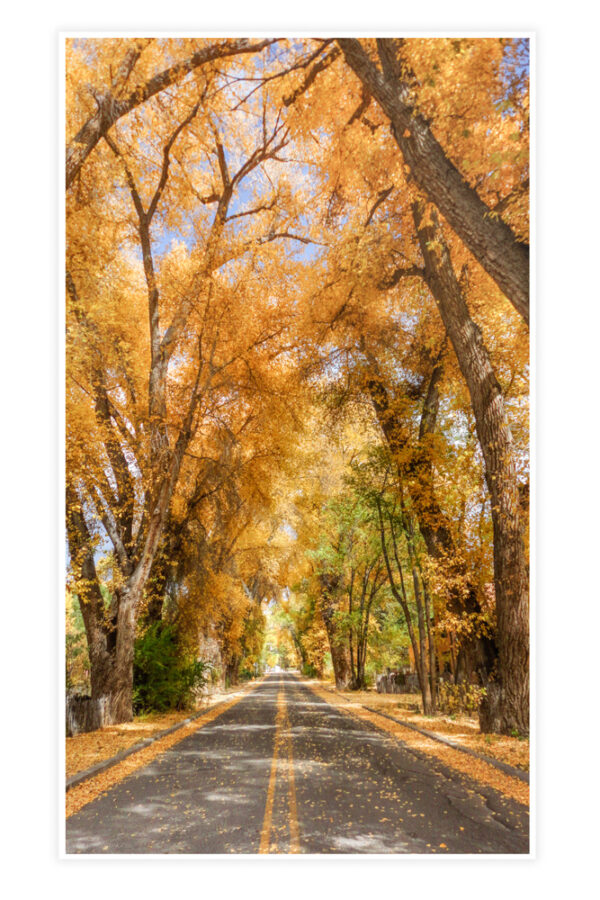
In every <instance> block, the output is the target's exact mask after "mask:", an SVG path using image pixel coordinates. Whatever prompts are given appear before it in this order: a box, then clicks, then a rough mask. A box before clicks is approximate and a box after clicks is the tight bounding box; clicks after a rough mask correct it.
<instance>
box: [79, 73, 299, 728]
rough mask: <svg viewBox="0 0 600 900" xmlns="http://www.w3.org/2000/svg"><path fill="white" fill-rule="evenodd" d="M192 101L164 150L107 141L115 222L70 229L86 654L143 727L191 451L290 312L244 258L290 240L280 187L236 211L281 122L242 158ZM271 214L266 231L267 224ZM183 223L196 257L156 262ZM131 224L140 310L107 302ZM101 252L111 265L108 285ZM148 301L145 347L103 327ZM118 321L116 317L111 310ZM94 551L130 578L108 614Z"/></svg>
mask: <svg viewBox="0 0 600 900" xmlns="http://www.w3.org/2000/svg"><path fill="white" fill-rule="evenodd" d="M193 93H194V86H190V90H188V93H187V94H184V95H183V96H182V97H181V98H179V99H180V102H179V103H178V104H177V105H175V107H174V108H172V109H171V110H169V113H168V114H164V115H162V110H159V109H152V110H150V109H149V108H146V110H145V114H146V119H147V120H148V121H149V122H151V123H153V125H154V132H153V133H152V137H150V136H149V133H148V132H147V131H146V130H145V128H146V127H147V124H148V122H147V121H146V120H145V119H142V121H141V122H139V123H138V125H139V131H137V132H130V131H129V130H128V131H127V132H126V133H124V134H123V135H118V134H117V135H114V136H111V137H108V136H105V143H107V145H108V147H107V149H108V152H109V156H108V157H107V156H106V154H105V155H104V158H103V160H102V167H103V172H102V175H101V178H100V179H99V180H100V181H101V180H102V177H104V179H105V180H107V181H109V182H110V180H111V179H112V180H113V182H114V184H115V190H113V192H112V194H109V196H110V201H109V202H110V203H111V204H112V209H111V215H110V216H109V217H103V215H102V211H101V209H99V208H98V207H99V206H100V198H99V197H98V196H97V195H96V196H95V197H94V198H93V199H92V202H89V198H88V199H87V200H86V202H84V203H83V204H81V208H77V201H76V200H75V201H73V204H74V205H73V207H72V209H71V213H72V214H71V216H70V217H69V248H68V265H69V268H68V274H67V293H68V299H69V306H70V310H69V312H70V317H71V318H70V327H71V332H72V333H71V340H72V342H73V344H72V346H73V347H75V345H78V349H79V351H80V352H79V353H74V354H73V363H74V365H75V366H76V367H77V368H78V372H77V375H79V376H80V377H79V378H77V377H76V376H75V375H74V376H73V382H72V385H73V392H74V398H75V397H76V402H78V403H79V404H83V405H84V406H86V405H87V409H86V411H85V412H83V411H82V414H83V415H87V417H88V422H89V413H90V412H93V418H94V420H95V421H94V432H93V436H94V439H95V442H96V447H97V448H98V450H99V454H98V456H97V457H95V458H92V459H90V454H89V453H88V452H87V451H88V446H86V441H85V439H82V436H80V435H74V443H73V445H72V446H73V455H72V457H71V465H70V468H69V480H68V492H67V511H68V536H69V546H70V552H71V558H72V563H73V567H74V570H75V571H76V572H77V585H78V595H79V597H80V600H81V605H82V612H83V615H84V621H85V622H86V629H87V632H88V642H89V645H90V661H91V666H92V695H93V696H94V697H98V696H103V697H107V698H109V706H110V710H111V715H112V718H113V720H114V721H124V720H127V719H129V718H131V684H132V680H131V679H132V661H133V642H134V638H135V629H136V618H137V614H138V611H139V609H140V605H141V602H142V597H143V594H144V588H145V586H146V584H147V582H148V579H149V576H150V572H151V569H152V565H153V562H154V559H155V557H156V554H157V552H158V549H159V545H160V543H161V539H162V538H163V535H164V530H165V526H166V523H167V520H168V515H169V507H170V503H171V499H172V497H173V494H174V491H175V489H176V486H177V483H178V480H179V478H180V474H181V470H182V466H183V465H184V460H185V454H186V451H187V450H188V448H189V446H190V442H191V441H192V440H193V438H194V436H195V435H196V434H198V431H199V429H200V428H201V427H202V424H203V422H206V421H207V420H208V421H211V420H213V421H214V420H215V419H218V418H219V417H220V416H221V417H222V411H223V409H224V408H227V407H228V406H230V405H231V404H235V403H236V402H237V400H238V396H239V395H238V394H236V391H237V390H238V382H239V377H240V376H239V373H240V371H241V370H242V369H243V370H245V371H250V372H252V370H253V361H254V360H255V359H256V358H257V357H259V356H260V354H261V353H268V354H269V356H270V358H271V359H273V358H274V357H275V356H276V355H277V352H276V351H274V347H275V344H276V343H277V341H278V340H279V339H280V338H281V336H282V334H283V332H284V331H285V325H284V324H283V323H282V318H281V309H279V310H275V309H274V307H273V304H272V302H271V300H270V296H269V295H266V296H264V297H263V298H262V300H261V299H259V294H258V293H253V291H259V290H260V291H262V289H263V284H262V280H261V278H260V277H258V278H257V277H255V278H254V279H252V276H250V277H248V273H245V276H242V274H241V271H240V270H238V271H236V269H235V262H236V260H239V259H241V258H242V257H243V256H244V255H245V254H247V255H248V256H247V260H246V263H245V265H246V266H248V259H249V260H250V265H254V263H255V261H256V253H257V252H259V250H260V248H261V246H262V245H263V244H264V245H265V251H263V252H265V253H266V255H268V245H271V244H272V243H273V242H274V241H276V239H277V237H278V229H277V219H278V216H280V211H279V210H278V209H277V204H278V202H279V201H278V194H277V187H276V180H274V179H276V178H277V176H276V175H275V174H274V173H271V177H270V182H268V181H267V190H268V196H267V197H266V198H265V197H264V195H263V196H262V197H261V195H260V191H261V188H262V184H259V183H257V182H255V184H254V189H255V192H254V197H252V192H250V196H249V198H248V199H249V203H247V204H246V205H243V204H240V205H239V206H238V208H237V210H236V211H235V212H234V211H233V209H232V203H233V202H234V200H235V198H237V197H238V194H239V191H240V188H241V186H242V185H243V184H244V182H245V180H246V179H247V178H248V176H250V175H251V174H252V173H254V172H255V171H256V170H257V169H258V168H259V167H261V166H264V164H265V162H266V161H267V160H273V159H275V158H277V157H278V154H279V153H280V152H281V150H282V149H283V147H284V146H285V144H286V130H285V128H284V126H283V125H282V123H281V121H280V119H279V117H277V116H275V118H274V119H273V120H269V121H267V118H268V114H267V112H266V110H264V107H263V110H262V119H263V125H262V127H261V128H260V129H259V130H258V131H256V129H254V127H252V128H249V129H248V131H247V133H246V134H242V131H241V130H240V129H236V130H235V131H234V132H233V139H234V140H235V146H233V147H232V146H227V139H226V137H224V136H223V134H222V130H221V128H222V122H223V110H221V109H219V108H218V107H217V108H216V109H215V108H214V107H213V108H208V107H207V105H206V97H205V96H204V95H201V96H200V97H198V98H197V99H196V100H195V102H194V101H193ZM196 94H197V91H196ZM219 113H221V126H220V123H219V121H218V116H219ZM228 137H229V140H230V142H231V140H232V135H231V134H229V135H228ZM175 155H177V161H176V166H175V163H174V159H175ZM148 156H150V160H149V161H148ZM228 157H229V159H228ZM111 158H112V162H110V163H109V159H111ZM175 169H176V172H175V173H174V170H175ZM194 177H196V178H197V179H198V178H199V179H200V181H202V180H204V182H205V183H206V182H207V181H208V182H209V184H210V185H211V188H212V193H211V194H210V195H209V200H207V202H206V203H202V202H198V200H197V194H198V191H197V190H196V189H195V188H194V185H193V184H190V182H191V179H193V178H194ZM244 190H246V189H245V188H244ZM246 196H247V195H246ZM252 199H254V201H255V202H254V204H253V203H252ZM104 202H106V201H104ZM207 205H208V206H212V207H216V208H215V209H214V212H212V211H210V212H209V211H206V206H207ZM265 210H267V211H268V212H269V217H268V220H267V221H266V222H265V220H264V218H263V219H262V220H261V221H258V220H259V219H260V218H261V212H263V211H265ZM185 214H187V215H188V216H189V219H190V221H189V222H188V223H187V226H183V227H187V233H188V234H189V238H188V241H189V250H188V248H187V246H186V245H185V244H182V243H179V245H178V247H177V248H175V249H173V250H171V252H169V253H167V254H164V253H162V254H160V257H157V242H156V236H155V235H156V232H158V233H159V234H163V235H164V234H165V233H166V234H168V233H169V229H170V230H171V233H177V231H174V229H181V228H182V215H185ZM95 216H96V217H99V219H100V220H101V221H100V224H98V221H96V222H94V221H93V219H94V217H95ZM240 217H243V218H244V219H245V220H246V221H247V222H248V223H249V224H248V227H247V228H246V230H245V233H244V235H243V236H240V234H239V233H238V232H237V231H236V224H237V223H235V224H230V223H233V222H234V220H236V219H239V218H240ZM103 218H104V221H102V219H103ZM119 219H120V220H121V221H120V228H119V232H120V234H119V235H118V238H117V240H120V241H124V242H126V244H127V246H128V247H131V248H135V252H137V253H139V255H140V257H141V262H142V269H143V282H142V284H140V279H139V273H138V271H137V269H136V276H137V277H136V283H135V286H134V287H133V293H134V295H135V296H134V297H132V298H130V291H129V290H128V286H127V285H123V284H122V283H121V288H122V290H123V293H122V294H121V296H120V297H118V298H117V297H116V296H114V294H115V291H114V288H113V297H112V298H109V296H108V292H107V284H108V285H109V286H110V287H112V285H110V280H111V275H113V276H114V271H115V269H117V268H118V267H119V266H120V267H121V269H122V270H124V269H125V265H124V261H123V255H122V253H119V250H118V249H117V250H115V243H113V241H115V237H116V235H115V231H114V228H113V223H114V221H115V220H119ZM157 223H158V224H157ZM82 226H83V227H82ZM78 228H79V229H82V230H81V231H79V233H78ZM100 232H101V233H102V237H103V239H104V241H105V242H107V243H109V244H110V245H111V248H112V254H113V258H112V260H110V259H109V258H110V255H111V251H110V250H106V251H105V248H104V247H101V249H100V252H97V247H96V245H95V241H92V243H91V244H90V235H94V233H95V236H97V235H98V233H100ZM179 233H181V232H180V231H179ZM289 237H290V236H289V235H287V234H286V238H289ZM117 246H118V244H117ZM103 253H106V261H107V262H109V263H110V262H112V263H113V266H114V268H113V271H112V272H109V273H106V272H105V274H104V275H103V276H101V275H100V272H99V267H100V265H101V261H102V260H103ZM158 259H160V262H158ZM115 260H116V261H115ZM241 265H242V267H243V264H241ZM134 268H136V267H135V266H134ZM224 269H225V271H224ZM252 284H253V286H252ZM136 290H137V292H136ZM144 295H145V305H146V313H145V315H146V322H147V325H146V328H147V329H148V331H147V333H148V339H147V342H143V343H142V344H141V346H140V345H139V342H137V341H136V342H135V343H134V342H132V343H131V344H129V343H128V342H127V337H128V335H126V334H123V332H121V333H119V330H118V326H115V325H114V323H111V324H113V327H114V328H115V331H116V334H115V335H114V336H113V335H110V334H109V335H107V334H106V333H105V332H104V330H103V323H102V322H101V321H100V320H101V318H102V316H103V315H104V314H105V312H106V307H107V306H108V305H110V300H111V299H112V301H113V303H114V302H116V303H117V304H119V303H122V304H123V305H122V307H121V311H124V310H125V309H127V308H129V309H131V310H132V311H133V310H135V316H136V317H138V316H139V314H140V313H141V304H142V297H144ZM96 310H98V312H99V315H96ZM111 312H112V314H113V316H115V315H116V314H117V311H116V309H115V308H114V307H113V309H112V310H111ZM137 322H138V323H139V319H137ZM129 337H131V335H129ZM113 344H114V345H115V347H114V349H113V346H112V345H113ZM136 345H137V346H136ZM107 347H110V355H111V358H110V359H109V358H107ZM146 353H147V354H148V356H147V357H146V359H147V362H146V360H145V359H144V356H145V354H146ZM82 354H83V356H82ZM119 354H120V355H121V356H123V357H126V356H127V355H128V354H130V355H131V357H134V358H135V357H136V354H141V356H139V357H138V358H135V359H134V362H133V364H132V365H129V366H128V361H127V360H126V359H123V360H121V361H120V362H118V359H119ZM113 361H117V364H118V365H119V369H118V370H116V371H115V370H113V369H112V368H111V363H112V364H114V362H113ZM133 368H135V376H136V377H135V378H134V377H133V374H134V373H133V372H132V369H133ZM144 382H145V384H144ZM146 398H147V400H146ZM74 418H75V417H74ZM74 418H73V421H74ZM76 445H77V446H76ZM97 526H98V527H97ZM99 529H100V531H103V534H102V535H95V534H94V531H98V530H99ZM98 538H99V539H100V540H102V539H108V540H110V542H111V544H112V547H113V553H114V564H115V566H116V568H117V569H118V572H119V579H116V580H115V589H114V593H113V598H112V604H111V608H110V610H109V611H108V612H107V611H105V610H104V608H103V607H104V604H103V602H102V601H101V594H100V586H99V582H98V577H97V571H96V570H95V562H94V554H95V552H96V549H97V539H98ZM95 540H96V543H95Z"/></svg>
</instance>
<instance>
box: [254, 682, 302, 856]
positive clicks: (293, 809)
mask: <svg viewBox="0 0 600 900" xmlns="http://www.w3.org/2000/svg"><path fill="white" fill-rule="evenodd" d="M286 757H287V765H286ZM278 773H279V774H280V776H281V778H282V779H285V780H286V781H287V788H288V809H289V829H290V849H289V852H290V853H300V833H299V830H298V808H297V805H296V782H295V780H294V756H293V746H292V733H291V727H290V720H289V717H288V712H287V704H286V702H285V690H284V689H283V688H281V689H280V691H279V694H278V695H277V715H276V717H275V745H274V748H273V759H272V761H271V774H270V776H269V787H268V789H267V805H266V807H265V818H264V821H263V827H262V831H261V833H260V848H259V851H258V852H259V853H277V852H278V850H277V838H276V836H275V835H274V836H273V838H271V831H272V829H273V808H274V805H275V787H276V783H277V774H278Z"/></svg>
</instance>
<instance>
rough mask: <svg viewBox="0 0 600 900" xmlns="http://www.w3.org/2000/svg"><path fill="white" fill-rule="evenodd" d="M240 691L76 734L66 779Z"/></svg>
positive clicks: (68, 755) (67, 752)
mask: <svg viewBox="0 0 600 900" xmlns="http://www.w3.org/2000/svg"><path fill="white" fill-rule="evenodd" d="M239 690H240V686H237V687H235V688H232V689H231V690H228V691H215V693H213V694H211V695H210V696H209V697H207V698H206V699H205V700H204V701H203V702H202V704H200V705H199V706H198V707H196V708H194V709H188V710H179V711H177V712H167V713H151V714H148V715H145V716H136V717H135V718H134V720H133V722H126V723H124V724H122V725H107V726H106V727H105V728H100V729H99V730H98V731H89V732H86V733H85V734H77V735H75V736H74V737H70V738H66V742H65V769H66V777H67V778H70V777H71V776H72V775H76V774H78V773H79V772H83V771H85V770H86V769H89V768H90V767H91V766H95V765H96V764H97V763H100V762H104V760H106V759H111V758H112V757H113V756H116V755H117V753H121V752H122V751H123V750H128V749H129V748H130V747H133V746H134V744H139V743H140V742H141V741H145V740H147V739H148V738H151V737H154V736H155V735H157V734H159V733H160V732H161V731H165V729H167V728H172V727H173V725H177V724H179V723H180V722H184V721H185V719H187V718H189V717H190V716H191V715H194V714H195V713H198V712H200V711H202V712H204V710H209V709H210V708H211V707H213V706H214V705H215V704H216V703H220V702H221V701H222V700H225V699H226V698H228V697H229V696H231V694H232V693H233V692H236V691H239Z"/></svg>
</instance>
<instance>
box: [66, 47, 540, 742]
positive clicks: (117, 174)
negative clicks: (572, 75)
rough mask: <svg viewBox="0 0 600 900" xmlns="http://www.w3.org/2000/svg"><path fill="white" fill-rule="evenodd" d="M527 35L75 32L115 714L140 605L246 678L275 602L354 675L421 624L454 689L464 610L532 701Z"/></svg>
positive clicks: (304, 655)
mask: <svg viewBox="0 0 600 900" xmlns="http://www.w3.org/2000/svg"><path fill="white" fill-rule="evenodd" d="M527 54H528V47H527V41H524V40H522V39H516V38H507V39H502V38H464V39H454V38H453V39H449V38H448V39H446V38H410V39H403V40H396V39H384V40H382V39H378V40H375V39H370V38H369V39H340V40H334V39H318V38H315V39H308V38H302V39H297V38H296V39H285V38H281V39H274V38H273V39H252V40H246V39H224V40H214V39H208V38H207V39H198V38H151V39H134V38H118V39H116V38H102V39H93V38H77V39H73V38H70V39H68V40H67V50H66V62H67V65H66V130H67V133H66V157H65V161H66V188H67V192H66V198H65V202H66V211H67V217H66V221H67V249H66V297H67V320H66V327H67V338H66V347H67V388H66V406H67V417H66V418H67V458H66V471H67V536H68V550H69V590H70V598H71V600H70V602H72V601H73V598H77V602H78V605H79V609H80V613H81V617H82V622H83V627H84V630H85V636H86V644H87V653H88V655H89V666H90V669H89V671H90V691H91V694H92V697H109V698H110V704H111V709H112V715H113V717H114V719H115V720H116V721H122V720H126V719H127V718H128V717H129V716H131V710H132V684H133V681H132V679H133V669H134V657H135V649H134V648H135V642H136V636H137V637H139V635H140V633H141V632H144V630H145V631H146V632H147V633H151V634H156V633H157V632H156V628H157V626H156V623H157V622H162V623H163V624H164V627H165V628H176V630H177V635H178V637H177V640H178V641H180V642H181V645H182V646H185V648H186V649H185V652H186V653H187V654H188V655H189V653H190V652H192V651H196V650H198V646H199V644H198V642H199V640H200V639H202V640H203V641H213V642H215V644H216V645H217V646H218V648H219V654H220V657H221V659H222V662H223V666H224V669H225V670H226V672H227V677H228V678H229V679H231V680H235V679H237V678H238V677H240V676H241V674H242V673H243V672H248V673H253V672H254V671H256V670H257V669H258V667H259V665H260V662H261V659H262V656H263V646H264V644H265V629H266V624H265V610H268V609H275V608H276V609H277V610H278V612H277V616H278V619H277V622H278V624H277V629H276V636H275V637H272V639H271V638H269V639H268V641H267V643H269V641H270V645H272V646H274V645H275V644H276V643H277V642H278V641H280V642H282V643H281V646H282V647H283V646H285V647H287V648H288V650H289V652H290V653H295V654H296V655H297V658H298V661H299V663H300V665H301V666H303V667H304V668H305V669H306V671H310V672H313V673H318V672H321V671H322V670H323V666H324V664H325V659H326V657H327V655H328V654H329V655H330V657H331V660H332V664H333V668H334V670H335V674H336V678H338V679H339V680H340V681H341V682H344V681H348V682H350V683H352V684H353V686H355V687H359V686H362V685H364V683H365V678H366V675H365V672H366V667H367V666H368V659H369V652H370V651H369V648H370V647H373V648H377V647H378V648H379V650H378V651H377V652H379V654H380V657H379V658H380V659H381V660H383V659H384V658H385V659H387V660H388V661H389V659H390V657H389V654H388V656H387V657H386V651H385V648H386V646H387V647H388V648H389V646H392V645H393V646H394V647H397V648H398V653H400V652H401V651H402V652H404V651H406V650H407V648H408V647H409V646H410V647H411V648H412V652H413V656H414V660H415V664H416V667H417V671H418V673H419V678H420V685H421V689H422V692H423V698H424V703H430V704H431V703H435V690H436V677H437V674H439V673H436V668H435V666H436V663H435V659H434V657H435V643H436V639H437V638H436V635H439V634H441V633H442V632H443V633H444V634H447V633H450V632H451V633H452V635H454V636H455V638H456V641H457V647H459V648H460V654H461V660H462V662H461V667H462V669H461V671H462V673H463V676H464V677H468V678H474V679H477V680H478V681H479V683H480V684H481V685H483V686H484V687H485V688H486V699H485V701H484V704H483V706H482V710H481V721H482V726H483V727H485V728H487V729H490V730H499V731H507V730H510V729H514V728H516V729H518V730H519V731H521V732H526V731H527V730H528V708H529V681H528V666H529V632H528V568H527V549H528V548H527V523H528V483H529V482H528V348H529V336H528V327H527V325H528V320H529V312H528V310H529V278H528V187H529V151H528V141H529V125H528V122H529V105H528V56H527ZM152 628H154V629H155V630H154V631H150V632H148V629H152ZM169 633H170V632H169ZM282 635H284V636H283V637H282ZM386 635H387V636H388V637H387V638H386V637H385V636H386ZM386 641H387V642H388V643H387V644H386ZM389 642H391V643H389ZM288 650H286V652H288ZM373 652H375V650H374V651H373ZM192 655H193V653H192ZM137 658H139V652H138V657H137ZM386 664H387V663H386ZM427 698H429V699H427Z"/></svg>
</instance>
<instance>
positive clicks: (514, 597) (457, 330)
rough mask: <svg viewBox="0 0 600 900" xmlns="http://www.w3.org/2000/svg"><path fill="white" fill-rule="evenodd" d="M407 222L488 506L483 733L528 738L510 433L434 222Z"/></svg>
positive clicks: (520, 548) (520, 546) (519, 524)
mask: <svg viewBox="0 0 600 900" xmlns="http://www.w3.org/2000/svg"><path fill="white" fill-rule="evenodd" d="M413 215H414V219H415V225H416V228H417V234H418V238H419V244H420V247H421V253H422V255H423V259H424V261H425V278H426V281H427V284H428V285H429V288H430V290H431V292H432V294H433V297H434V299H435V301H436V304H437V306H438V309H439V311H440V315H441V317H442V320H443V322H444V325H445V327H446V330H447V332H448V335H449V337H450V340H451V341H452V345H453V347H454V350H455V353H456V357H457V360H458V364H459V366H460V369H461V372H462V374H463V376H464V378H465V381H466V383H467V386H468V388H469V393H470V396H471V403H472V407H473V413H474V416H475V423H476V428H477V435H478V438H479V442H480V444H481V449H482V452H483V457H484V462H485V477H486V481H487V485H488V490H489V492H490V497H491V504H492V524H493V532H494V584H495V589H496V617H497V642H498V650H499V659H498V673H497V679H495V681H496V684H495V685H494V686H493V687H491V686H490V688H488V690H489V697H490V698H492V699H491V700H490V704H491V706H493V709H494V712H493V715H492V710H491V709H490V710H487V709H486V707H485V704H484V709H483V714H484V715H483V721H482V727H485V728H489V727H490V726H491V725H493V726H494V730H498V731H500V732H501V733H504V734H507V733H510V732H511V731H513V730H517V731H518V732H520V733H522V734H527V733H529V574H528V569H527V563H526V558H525V547H524V540H523V527H524V526H523V517H522V512H521V504H520V495H519V485H518V481H517V474H516V466H515V453H514V447H513V440H512V434H511V431H510V426H509V424H508V419H507V415H506V410H505V406H504V398H503V396H502V390H501V388H500V385H499V384H498V381H497V379H496V376H495V373H494V370H493V367H492V364H491V361H490V356H489V353H488V351H487V348H486V347H485V345H484V343H483V338H482V335H481V331H480V329H479V328H478V326H477V325H476V324H475V322H473V320H472V319H471V316H470V313H469V310H468V307H467V304H466V302H465V300H464V297H463V294H462V291H461V288H460V285H459V283H458V280H457V278H456V275H455V273H454V269H453V267H452V262H451V259H450V254H449V251H448V248H447V246H446V243H445V240H444V236H443V233H442V230H441V227H440V225H439V223H438V222H437V215H436V213H435V211H431V213H430V216H431V218H430V221H427V222H426V220H425V206H424V204H423V203H416V204H414V206H413ZM486 716H487V718H486Z"/></svg>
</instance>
